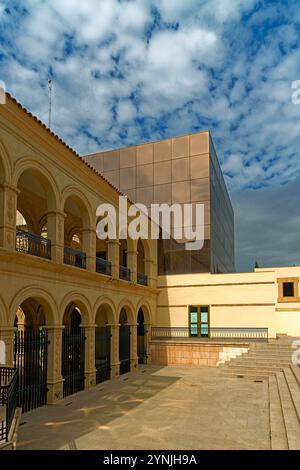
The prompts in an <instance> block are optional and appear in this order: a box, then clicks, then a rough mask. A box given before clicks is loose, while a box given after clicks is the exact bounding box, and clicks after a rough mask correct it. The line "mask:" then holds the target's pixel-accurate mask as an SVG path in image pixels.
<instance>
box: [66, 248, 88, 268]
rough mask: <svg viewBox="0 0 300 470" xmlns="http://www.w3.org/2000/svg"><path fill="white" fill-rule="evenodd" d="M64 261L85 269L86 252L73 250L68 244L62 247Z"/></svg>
mask: <svg viewBox="0 0 300 470" xmlns="http://www.w3.org/2000/svg"><path fill="white" fill-rule="evenodd" d="M64 263H65V264H69V265H71V266H76V267H77V268H82V269H86V254H85V253H84V252H83V251H79V250H74V248H71V247H70V246H65V247H64Z"/></svg>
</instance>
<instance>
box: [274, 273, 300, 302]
mask: <svg viewBox="0 0 300 470" xmlns="http://www.w3.org/2000/svg"><path fill="white" fill-rule="evenodd" d="M277 282H278V302H300V297H299V278H298V277H286V278H280V279H277Z"/></svg>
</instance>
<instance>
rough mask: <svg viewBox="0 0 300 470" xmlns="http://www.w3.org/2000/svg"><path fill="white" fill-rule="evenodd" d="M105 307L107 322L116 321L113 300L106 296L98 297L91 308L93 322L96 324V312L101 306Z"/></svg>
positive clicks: (112, 322) (113, 322)
mask: <svg viewBox="0 0 300 470" xmlns="http://www.w3.org/2000/svg"><path fill="white" fill-rule="evenodd" d="M102 306H103V307H104V308H105V309H106V314H107V319H108V323H109V324H116V323H117V322H118V319H117V308H116V305H115V304H114V302H113V301H112V300H111V299H110V298H108V297H100V298H99V299H98V300H97V302H96V304H95V306H94V309H93V320H94V321H93V322H94V324H96V320H97V313H98V311H99V309H100V308H101V307H102Z"/></svg>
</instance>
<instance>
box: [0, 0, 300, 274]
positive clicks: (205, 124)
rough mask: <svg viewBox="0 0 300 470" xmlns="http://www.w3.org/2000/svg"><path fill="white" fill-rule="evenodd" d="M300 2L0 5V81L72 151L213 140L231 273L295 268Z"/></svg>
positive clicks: (299, 203) (96, 0)
mask: <svg viewBox="0 0 300 470" xmlns="http://www.w3.org/2000/svg"><path fill="white" fill-rule="evenodd" d="M299 44H300V8H299V1H298V0H278V1H274V0H273V1H271V0H120V1H117V0H86V1H83V0H19V1H15V0H0V80H3V81H4V82H5V83H6V87H7V90H8V91H9V92H11V93H12V94H13V95H14V96H15V97H16V98H17V99H18V100H19V101H21V102H22V104H23V105H24V106H26V107H27V108H28V109H29V110H30V111H31V112H33V113H34V114H36V115H37V116H38V117H39V118H40V119H42V120H43V121H45V122H47V78H48V77H49V76H50V77H51V78H52V80H53V83H54V90H53V91H54V98H53V126H52V127H53V130H54V131H55V132H56V133H57V134H59V135H60V136H61V137H62V138H63V139H64V140H65V141H66V142H67V143H69V144H70V145H71V146H73V147H74V148H75V149H76V150H77V151H78V152H79V153H81V154H87V153H90V152H94V151H96V150H98V149H103V150H104V149H107V148H113V147H118V146H124V145H131V144H136V143H140V142H144V141H147V140H154V139H160V138H164V137H170V136H175V135H179V134H185V133H190V132H194V131H198V130H201V129H210V130H211V131H212V135H213V139H214V141H215V145H216V148H217V153H218V156H219V159H220V161H221V163H222V168H223V171H224V173H225V176H226V181H227V185H228V188H229V191H230V194H231V198H232V201H233V204H234V209H235V215H236V240H237V244H236V253H237V259H236V261H237V269H238V270H247V269H252V267H253V265H254V263H255V260H258V262H259V264H260V265H268V266H269V265H286V264H300V221H299V219H300V217H299V207H300V105H295V104H293V103H292V100H291V95H292V89H291V84H292V82H293V81H294V80H300V48H299Z"/></svg>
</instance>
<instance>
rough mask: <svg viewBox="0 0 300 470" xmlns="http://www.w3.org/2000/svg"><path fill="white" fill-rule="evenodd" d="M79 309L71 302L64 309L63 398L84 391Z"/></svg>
mask: <svg viewBox="0 0 300 470" xmlns="http://www.w3.org/2000/svg"><path fill="white" fill-rule="evenodd" d="M81 322H82V313H81V310H80V307H79V306H78V305H77V304H76V303H74V302H71V303H70V304H69V305H68V306H67V307H66V309H65V312H64V318H63V325H64V326H65V328H64V330H63V336H62V366H61V372H62V376H63V378H64V385H63V396H64V397H66V396H68V395H72V394H73V393H76V392H79V391H80V390H84V367H85V332H84V328H82V327H81V326H80V325H81Z"/></svg>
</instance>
